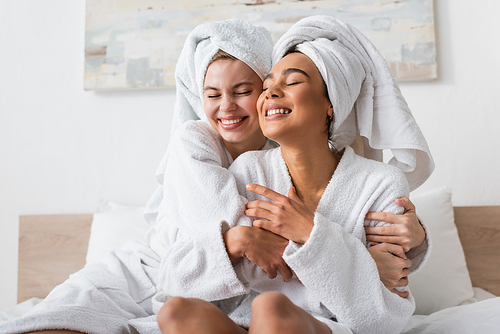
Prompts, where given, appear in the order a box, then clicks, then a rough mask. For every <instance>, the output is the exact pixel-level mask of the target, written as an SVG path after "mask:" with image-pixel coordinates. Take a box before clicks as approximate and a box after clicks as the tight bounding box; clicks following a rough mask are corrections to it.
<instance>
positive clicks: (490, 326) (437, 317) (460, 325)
mask: <svg viewBox="0 0 500 334" xmlns="http://www.w3.org/2000/svg"><path fill="white" fill-rule="evenodd" d="M499 331H500V297H496V298H490V299H486V300H483V301H480V302H476V303H472V304H469V305H462V306H455V307H450V308H446V309H444V310H441V311H438V312H435V313H432V314H431V315H428V316H423V315H414V316H412V317H411V319H410V321H409V322H408V324H407V325H406V327H405V328H404V330H403V332H402V333H404V334H417V333H418V334H449V333H453V334H470V333H481V334H489V333H491V334H493V333H498V332H499Z"/></svg>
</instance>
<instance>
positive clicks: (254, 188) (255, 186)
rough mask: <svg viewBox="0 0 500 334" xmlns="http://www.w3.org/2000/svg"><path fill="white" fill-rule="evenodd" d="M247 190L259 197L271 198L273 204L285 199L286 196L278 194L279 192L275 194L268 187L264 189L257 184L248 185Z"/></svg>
mask: <svg viewBox="0 0 500 334" xmlns="http://www.w3.org/2000/svg"><path fill="white" fill-rule="evenodd" d="M246 188H247V190H248V191H251V192H253V193H256V194H258V195H261V196H264V197H266V198H269V199H270V200H271V201H273V202H275V201H277V200H279V199H281V198H283V197H285V196H283V195H281V194H278V193H277V192H275V191H273V190H271V189H269V188H267V187H264V186H261V185H258V184H255V183H249V184H247V187H246ZM285 198H286V197H285Z"/></svg>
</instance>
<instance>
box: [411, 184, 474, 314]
mask: <svg viewBox="0 0 500 334" xmlns="http://www.w3.org/2000/svg"><path fill="white" fill-rule="evenodd" d="M411 201H412V202H413V204H415V206H416V208H417V214H418V216H419V218H420V219H421V220H422V222H423V223H424V224H425V226H426V227H427V232H428V233H429V236H430V238H431V244H432V249H431V254H430V256H429V259H428V261H427V263H426V264H425V265H424V266H423V268H422V269H421V270H420V271H418V272H417V273H415V274H413V275H411V276H410V277H409V280H410V283H409V286H410V290H411V292H412V294H413V296H414V297H415V302H416V304H417V308H416V310H415V314H423V315H427V314H431V313H433V312H436V311H439V310H442V309H444V308H448V307H452V306H458V305H462V304H468V303H471V302H474V301H475V300H474V290H473V289H472V284H471V280H470V276H469V271H468V270H467V265H466V263H465V255H464V251H463V248H462V244H461V243H460V239H459V237H458V232H457V228H456V226H455V219H454V215H453V205H452V203H451V191H450V189H448V188H439V189H435V190H433V191H430V192H427V193H425V194H421V195H417V196H412V197H411Z"/></svg>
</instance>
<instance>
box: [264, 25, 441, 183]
mask: <svg viewBox="0 0 500 334" xmlns="http://www.w3.org/2000/svg"><path fill="white" fill-rule="evenodd" d="M294 46H297V51H299V52H301V53H303V54H305V55H306V56H308V57H309V58H311V60H312V61H313V62H314V63H315V64H316V66H317V68H318V70H319V72H320V73H321V76H322V77H323V80H324V81H325V83H326V85H327V87H328V95H329V98H330V102H331V103H332V105H333V110H334V115H335V121H334V123H333V124H332V127H333V128H332V130H333V131H332V133H333V138H332V139H333V141H334V144H335V147H336V148H337V149H339V150H340V149H342V148H344V147H345V146H347V145H350V144H352V142H353V141H354V139H355V138H356V135H357V134H360V135H361V136H362V137H364V138H366V139H367V140H365V142H364V146H365V147H364V152H365V157H367V158H370V159H374V160H379V161H381V160H382V150H383V149H390V150H391V151H392V154H393V156H394V157H393V158H392V159H391V161H390V162H389V163H390V164H393V165H395V166H397V167H399V168H400V169H401V170H402V171H403V172H404V173H405V176H406V178H407V179H408V182H409V184H410V190H414V189H416V188H417V187H419V186H420V185H421V184H422V183H424V181H425V180H427V178H428V177H429V176H430V175H431V173H432V171H433V170H434V161H433V159H432V156H431V153H430V150H429V147H428V145H427V142H426V140H425V138H424V136H423V134H422V132H421V130H420V128H419V127H418V125H417V123H416V121H415V119H414V118H413V116H412V114H411V112H410V109H409V108H408V105H407V104H406V101H405V99H404V98H403V96H402V94H401V91H400V90H399V87H398V84H397V82H396V80H395V79H394V76H393V75H392V73H391V71H390V69H389V67H388V65H387V63H386V62H385V60H384V58H383V56H382V55H381V54H380V52H379V51H378V50H377V49H376V48H375V46H374V45H373V44H372V43H371V42H370V41H369V40H368V38H367V37H366V36H364V35H363V34H362V33H361V32H359V31H358V30H356V29H355V28H354V27H352V26H350V25H349V24H346V23H344V22H341V21H339V20H337V19H335V18H333V17H331V16H327V15H317V16H310V17H307V18H304V19H302V20H300V21H299V22H297V23H296V24H294V25H293V26H292V27H291V28H290V29H289V30H288V31H287V32H286V33H285V34H284V35H283V36H282V37H281V38H280V39H279V40H278V42H277V43H276V45H275V47H274V51H273V63H276V62H278V61H279V60H280V59H281V58H282V57H283V56H284V55H285V54H286V52H288V51H289V50H290V49H291V48H293V47H294Z"/></svg>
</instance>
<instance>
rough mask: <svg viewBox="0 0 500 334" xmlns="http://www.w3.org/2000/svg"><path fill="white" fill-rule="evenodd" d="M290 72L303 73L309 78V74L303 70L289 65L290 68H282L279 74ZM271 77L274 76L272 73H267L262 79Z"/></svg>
mask: <svg viewBox="0 0 500 334" xmlns="http://www.w3.org/2000/svg"><path fill="white" fill-rule="evenodd" d="M291 73H300V74H302V75H305V76H306V77H308V78H310V76H309V74H307V73H306V72H305V71H303V70H301V69H299V68H294V67H290V68H287V69H286V70H283V72H281V75H288V74H291ZM272 78H274V74H272V73H269V74H268V75H266V76H265V77H264V81H266V80H267V79H272Z"/></svg>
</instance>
